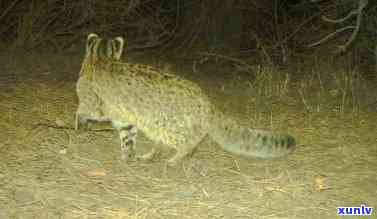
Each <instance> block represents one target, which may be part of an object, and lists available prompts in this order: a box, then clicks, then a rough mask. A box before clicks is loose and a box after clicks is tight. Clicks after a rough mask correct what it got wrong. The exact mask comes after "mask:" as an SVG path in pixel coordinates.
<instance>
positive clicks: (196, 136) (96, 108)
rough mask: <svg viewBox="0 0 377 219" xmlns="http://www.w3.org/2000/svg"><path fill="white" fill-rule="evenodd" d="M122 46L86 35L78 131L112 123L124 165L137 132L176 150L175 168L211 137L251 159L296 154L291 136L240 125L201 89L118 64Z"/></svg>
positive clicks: (118, 41)
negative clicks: (85, 126) (96, 123)
mask: <svg viewBox="0 0 377 219" xmlns="http://www.w3.org/2000/svg"><path fill="white" fill-rule="evenodd" d="M123 45H124V39H123V38H122V37H117V38H114V39H112V40H110V41H106V40H104V39H102V38H100V37H99V36H98V35H97V34H94V33H91V34H89V35H88V38H87V43H86V53H85V57H84V60H83V62H82V67H81V71H80V77H79V80H78V82H77V96H78V98H79V107H78V110H77V113H76V128H79V125H80V124H85V123H86V122H87V121H88V120H97V121H111V123H112V125H113V127H114V128H115V129H117V130H118V133H119V136H120V145H121V150H122V158H123V159H129V158H132V157H134V156H135V154H136V152H135V148H136V136H137V133H138V131H139V130H140V131H142V132H143V133H144V134H145V135H146V137H148V138H149V139H151V140H152V141H154V142H155V143H158V144H159V145H164V146H166V147H169V148H173V149H175V150H176V154H175V155H174V156H173V157H172V158H170V159H169V160H168V164H169V165H172V166H174V165H176V164H177V163H179V162H180V161H181V160H182V159H183V158H184V157H186V156H187V155H188V154H190V153H191V152H192V151H193V150H194V149H195V148H196V147H197V146H198V144H199V142H200V141H201V140H202V139H203V138H204V137H205V136H207V135H209V136H210V137H211V138H212V139H213V140H214V141H216V142H217V143H218V144H219V145H220V146H221V147H222V148H223V149H224V150H226V151H228V152H231V153H234V154H237V155H242V156H247V157H260V158H272V157H280V156H284V155H287V154H289V153H291V152H292V151H293V150H294V148H295V139H294V138H293V137H292V136H291V135H288V134H282V133H273V132H269V131H264V130H257V129H251V128H248V127H244V126H241V125H239V124H237V123H236V122H235V121H234V120H233V119H231V118H228V117H227V116H226V115H225V114H223V113H222V112H220V111H219V110H217V109H216V108H215V107H214V105H213V104H212V103H211V101H210V100H209V98H208V97H207V95H206V94H205V93H204V92H203V90H202V89H201V88H200V87H199V86H198V85H197V84H195V83H193V82H191V81H189V80H186V79H184V78H182V77H179V76H177V75H174V74H171V73H169V72H166V70H160V69H156V68H153V67H151V66H147V65H142V64H132V63H127V62H122V61H120V56H121V54H122V52H123ZM101 51H102V52H101ZM103 51H106V52H103ZM157 152H159V147H153V148H152V150H151V151H150V152H149V153H147V154H145V155H143V156H141V158H142V159H151V158H153V156H154V155H155V154H156V153H157Z"/></svg>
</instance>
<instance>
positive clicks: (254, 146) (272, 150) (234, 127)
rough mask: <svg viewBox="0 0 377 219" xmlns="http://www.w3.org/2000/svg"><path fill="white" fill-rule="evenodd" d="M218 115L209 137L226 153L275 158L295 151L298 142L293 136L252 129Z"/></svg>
mask: <svg viewBox="0 0 377 219" xmlns="http://www.w3.org/2000/svg"><path fill="white" fill-rule="evenodd" d="M216 114H217V115H216ZM216 114H215V115H216V118H214V119H215V120H216V122H212V123H211V124H212V125H211V128H210V132H209V135H210V136H211V138H212V139H213V140H214V141H216V142H217V143H218V144H219V145H220V146H221V147H222V148H223V149H224V150H225V151H228V152H231V153H234V154H237V155H241V156H246V157H259V158H275V157H282V156H285V155H287V154H289V153H291V152H292V151H293V150H294V149H295V146H296V141H295V139H294V137H292V136H291V135H288V134H282V133H274V132H270V131H264V130H258V129H250V128H247V127H244V126H241V125H239V124H237V122H236V121H234V120H232V119H230V118H227V117H226V116H225V115H224V114H222V113H221V114H220V115H219V114H218V113H216ZM218 120H219V121H218Z"/></svg>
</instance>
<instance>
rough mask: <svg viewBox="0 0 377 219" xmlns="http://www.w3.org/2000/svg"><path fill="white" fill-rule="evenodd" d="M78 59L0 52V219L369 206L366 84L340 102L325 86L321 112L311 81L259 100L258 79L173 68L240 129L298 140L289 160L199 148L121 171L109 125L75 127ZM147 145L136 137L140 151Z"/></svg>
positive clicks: (288, 213)
mask: <svg viewBox="0 0 377 219" xmlns="http://www.w3.org/2000/svg"><path fill="white" fill-rule="evenodd" d="M81 59H82V53H79V52H72V53H66V54H36V53H22V52H14V53H2V54H0V112H1V113H0V160H1V162H0V218H1V219H2V218H80V219H81V218H93V219H94V218H116V219H120V218H256V219H260V218H261V219H288V218H289V219H293V218H306V219H309V218H335V217H336V215H337V207H339V206H360V205H361V204H366V205H367V206H370V207H374V208H376V207H377V172H376V168H377V123H376V121H377V104H376V100H377V98H376V97H377V92H376V90H373V89H372V88H370V87H368V86H369V85H365V86H364V84H363V83H362V84H361V85H360V84H359V86H360V87H365V89H364V90H363V91H365V93H360V92H361V91H359V90H358V92H359V93H353V91H355V90H354V89H353V88H349V90H350V92H349V93H348V92H345V91H347V89H348V88H347V89H345V87H342V86H340V85H339V87H336V85H334V86H333V87H332V86H327V85H326V84H325V83H323V84H321V86H320V89H319V90H321V89H322V90H326V91H329V92H328V94H329V96H331V95H333V97H334V98H333V99H334V101H335V102H336V101H338V100H339V99H340V100H341V101H338V102H336V103H335V104H332V103H331V104H330V103H329V104H327V103H326V102H321V101H322V100H323V99H325V96H323V95H322V96H319V95H318V94H320V93H319V91H318V92H317V90H315V89H313V90H312V89H311V88H310V86H309V85H310V83H311V81H310V80H311V78H310V75H309V74H308V77H307V79H305V77H304V76H305V75H304V76H303V77H302V79H300V80H296V81H294V80H290V81H289V83H288V84H287V83H286V84H285V85H287V87H284V84H279V82H276V84H272V85H271V84H270V87H267V88H269V89H270V91H271V90H274V89H275V86H274V85H279V86H280V85H282V86H283V87H281V86H280V88H276V89H277V90H279V89H280V90H279V91H281V92H282V91H286V92H285V93H284V94H282V93H279V92H277V93H279V94H282V95H281V96H280V97H276V95H271V96H269V97H268V95H266V96H267V97H265V98H264V97H263V98H261V97H259V96H258V95H256V92H255V91H256V89H255V88H251V87H252V86H251V85H253V86H258V84H256V83H255V82H256V81H257V82H258V80H259V82H258V83H264V84H266V80H262V79H261V78H258V77H250V75H248V74H242V72H240V73H236V72H232V70H230V71H231V72H229V71H228V70H225V68H220V67H218V68H217V67H209V70H208V69H207V70H203V71H205V72H206V73H203V72H199V71H197V72H195V73H187V72H188V71H184V70H185V69H184V68H183V67H182V69H180V68H177V67H174V66H175V65H174V66H173V68H174V69H176V71H177V72H179V74H183V75H184V76H186V77H188V78H190V79H192V80H195V81H197V82H198V83H199V84H200V85H201V86H202V87H203V89H204V90H206V92H208V95H209V96H210V97H211V98H212V99H213V100H214V103H215V104H216V105H217V106H218V107H219V108H221V109H222V110H224V111H226V112H227V113H228V114H229V116H232V117H234V118H235V119H237V120H239V121H240V123H242V124H245V125H248V126H250V127H255V128H264V129H273V130H278V131H286V132H288V133H290V134H292V135H293V136H295V138H296V139H297V142H298V146H297V149H296V151H295V152H294V153H293V154H291V155H290V156H288V157H284V158H282V159H276V160H260V159H250V158H243V157H239V156H235V155H231V154H229V153H227V152H224V151H222V150H221V149H220V148H219V147H218V146H217V145H216V143H214V142H213V141H212V140H211V139H209V138H206V139H204V140H203V141H202V142H201V143H200V146H199V148H198V150H197V151H196V153H194V154H193V156H192V157H191V158H190V159H188V160H186V161H185V162H183V163H182V165H181V166H179V167H177V168H175V169H174V168H166V165H165V161H166V159H167V158H168V157H169V156H171V154H172V153H173V152H170V151H166V153H164V155H163V156H162V157H159V158H158V159H156V160H155V161H152V162H130V163H124V162H122V161H121V160H120V149H119V142H118V136H117V133H116V132H114V131H112V130H110V129H111V127H110V126H108V125H107V124H98V125H94V126H93V127H92V130H90V131H85V130H79V131H75V130H73V129H72V128H73V122H74V114H75V111H76V107H77V98H76V94H75V83H76V80H77V76H78V71H79V68H80V61H81ZM210 64H211V63H210ZM210 64H209V65H210ZM177 66H181V65H177ZM182 66H184V65H182ZM187 66H188V68H187V69H190V68H191V67H190V66H191V64H187ZM203 69H205V68H203ZM221 69H222V70H221ZM180 70H182V72H185V73H180V72H181V71H180ZM303 74H304V73H303ZM318 78H319V77H318ZM344 79H345V80H348V79H349V78H348V79H347V77H346V76H344ZM350 80H351V79H350ZM318 81H320V80H319V79H318ZM335 81H336V80H335ZM338 81H339V80H338ZM340 81H341V80H340ZM324 84H325V85H324ZM335 84H336V83H335ZM322 85H323V86H322ZM342 88H344V89H342ZM261 90H262V91H261V92H265V91H266V90H265V89H264V90H263V89H261ZM361 90H362V89H361ZM253 91H254V92H253ZM270 91H268V92H270ZM271 92H272V93H273V92H275V93H276V91H271ZM321 92H323V93H322V94H326V92H324V91H321ZM338 92H340V94H341V95H338ZM342 94H343V95H342ZM357 95H358V96H357ZM277 96H279V95H277ZM355 96H357V97H356V98H355ZM360 96H361V97H363V99H362V100H361V99H360V98H358V97H360ZM364 98H365V99H364ZM338 103H339V104H338ZM328 106H331V107H328ZM151 144H153V142H151V141H149V140H148V139H146V138H145V137H144V136H140V138H139V139H138V150H140V151H146V150H147V149H148V146H149V145H151ZM374 210H375V211H376V209H374ZM376 215H377V214H376V212H374V213H373V216H374V217H376Z"/></svg>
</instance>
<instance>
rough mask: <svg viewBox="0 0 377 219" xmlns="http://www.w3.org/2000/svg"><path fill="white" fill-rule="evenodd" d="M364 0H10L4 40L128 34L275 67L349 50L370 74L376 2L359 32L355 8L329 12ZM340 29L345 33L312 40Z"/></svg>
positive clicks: (58, 44)
mask: <svg viewBox="0 0 377 219" xmlns="http://www.w3.org/2000/svg"><path fill="white" fill-rule="evenodd" d="M364 2H366V1H364ZM359 4H360V2H359V1H357V0H331V1H315V0H313V1H309V0H301V1H300V0H271V1H265V0H259V1H258V0H254V1H250V0H249V1H247V0H227V1H224V0H206V1H199V0H191V1H181V0H175V1H170V0H169V1H168V0H139V1H137V0H132V1H130V0H128V1H121V0H110V1H93V0H83V1H63V0H48V1H44V0H32V1H29V0H3V1H1V2H0V23H1V25H0V39H1V44H3V46H4V47H10V48H16V49H26V50H35V49H41V50H43V51H44V50H48V51H54V52H56V51H64V50H66V49H67V48H70V47H72V46H75V45H77V44H78V43H82V41H83V40H84V39H85V37H86V35H87V34H88V33H90V32H96V33H98V34H101V35H102V36H117V35H121V36H125V37H126V38H127V42H128V45H127V50H128V51H138V52H147V51H148V52H150V51H153V52H162V53H163V54H171V55H185V54H194V53H195V52H198V51H211V52H216V53H220V54H226V55H227V56H232V57H244V58H249V57H250V58H252V60H253V62H256V63H261V62H268V63H269V64H274V65H282V64H289V63H292V62H293V63H294V62H300V61H302V60H307V59H308V58H311V57H314V56H316V57H322V58H325V59H327V58H328V57H335V58H338V57H342V56H344V55H347V56H351V60H352V63H353V64H357V65H358V66H361V67H363V66H364V68H365V69H366V70H365V72H366V73H371V71H374V63H375V55H374V50H375V45H376V41H377V40H376V35H377V19H376V18H377V13H376V12H377V2H376V1H369V3H368V5H367V6H366V7H365V8H364V10H362V11H361V13H360V16H359V19H360V25H359V27H360V28H359V29H358V30H357V31H355V28H353V27H355V26H357V18H358V17H357V15H356V14H354V15H352V16H350V18H348V19H346V20H344V21H343V22H340V23H334V22H330V21H327V20H326V19H324V18H323V17H326V18H328V19H341V18H344V17H346V16H347V15H348V14H349V13H350V12H351V11H354V10H357V8H358V5H359ZM350 26H353V27H350ZM346 27H348V28H346ZM342 28H345V30H343V31H339V30H340V29H342ZM335 31H339V33H337V34H333V35H332V37H331V38H329V39H328V40H326V41H324V42H322V43H320V44H319V45H314V46H313V45H312V44H313V43H316V42H318V41H319V40H321V39H323V38H324V37H326V36H327V35H329V34H332V33H334V32H335ZM353 32H355V36H356V37H354V38H353V37H352V34H353ZM351 40H352V43H351V44H350V45H349V46H347V47H346V48H344V49H339V46H342V45H343V46H344V45H345V44H346V43H347V42H348V41H351ZM348 60H349V59H348ZM365 66H369V67H365ZM371 66H373V67H371ZM371 75H373V74H371Z"/></svg>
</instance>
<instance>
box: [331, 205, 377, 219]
mask: <svg viewBox="0 0 377 219" xmlns="http://www.w3.org/2000/svg"><path fill="white" fill-rule="evenodd" d="M372 213H373V207H367V206H366V205H361V206H360V207H338V215H339V216H356V215H357V216H371V215H372Z"/></svg>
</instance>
